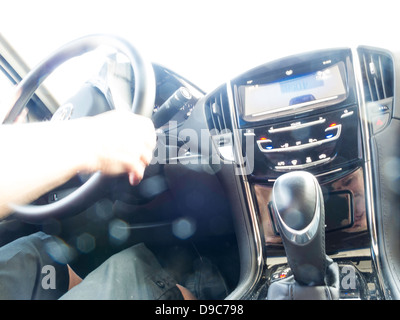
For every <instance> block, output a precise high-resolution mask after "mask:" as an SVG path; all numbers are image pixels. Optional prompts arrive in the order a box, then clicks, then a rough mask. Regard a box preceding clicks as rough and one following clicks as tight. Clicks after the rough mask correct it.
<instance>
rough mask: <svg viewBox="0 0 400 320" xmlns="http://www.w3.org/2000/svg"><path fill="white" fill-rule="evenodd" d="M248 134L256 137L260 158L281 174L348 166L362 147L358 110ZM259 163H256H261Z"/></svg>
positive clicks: (302, 120)
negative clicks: (340, 164) (347, 162)
mask: <svg viewBox="0 0 400 320" xmlns="http://www.w3.org/2000/svg"><path fill="white" fill-rule="evenodd" d="M244 134H245V135H249V134H254V138H255V144H256V149H257V150H258V151H260V153H261V154H262V155H259V156H257V157H264V159H265V160H266V161H267V163H268V168H269V170H273V171H275V172H277V173H279V172H288V171H292V170H304V169H310V168H312V169H313V168H316V167H320V166H323V165H326V164H329V163H331V162H333V161H335V160H336V161H341V162H345V161H348V160H352V159H354V158H357V157H358V150H357V149H358V148H357V147H355V146H357V145H358V144H357V143H358V142H357V137H358V112H357V108H356V107H355V106H354V107H349V108H346V109H341V110H336V111H333V112H329V113H326V114H323V115H318V116H314V117H309V118H305V119H301V120H298V121H291V122H286V123H277V124H276V125H267V126H263V127H258V128H255V129H254V130H253V131H252V132H250V131H249V130H247V131H246V132H245V133H244ZM349 146H351V147H349ZM346 148H348V149H346ZM258 160H259V161H256V163H260V159H258ZM264 162H265V161H264ZM256 169H257V168H256ZM264 171H265V170H264ZM256 174H257V170H256Z"/></svg>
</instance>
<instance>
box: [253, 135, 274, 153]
mask: <svg viewBox="0 0 400 320" xmlns="http://www.w3.org/2000/svg"><path fill="white" fill-rule="evenodd" d="M257 144H258V147H259V148H260V150H261V151H262V152H265V151H268V150H272V149H273V148H274V146H273V145H272V141H271V140H270V139H267V138H261V139H260V140H257Z"/></svg>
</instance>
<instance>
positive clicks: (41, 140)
mask: <svg viewBox="0 0 400 320" xmlns="http://www.w3.org/2000/svg"><path fill="white" fill-rule="evenodd" d="M155 144H156V134H155V130H154V126H153V123H152V122H151V120H150V119H148V118H144V117H141V116H137V115H134V114H133V113H131V112H128V111H110V112H106V113H104V114H101V115H98V116H95V117H88V118H81V119H77V120H71V121H60V122H40V123H37V124H17V125H15V124H14V125H3V126H0V150H2V151H3V152H2V155H1V157H0V219H1V218H3V217H4V216H5V215H7V214H8V213H10V208H9V205H10V204H25V203H29V202H32V201H33V200H35V199H37V198H38V197H39V196H41V195H42V194H44V193H46V192H48V191H50V190H52V189H54V188H55V187H57V186H59V185H61V184H63V183H65V182H66V181H68V180H69V179H71V178H72V177H73V176H74V175H75V174H76V173H77V172H78V171H84V172H95V171H101V172H102V173H104V174H108V175H117V174H121V173H129V181H130V182H131V184H137V183H139V181H140V180H141V179H142V177H143V173H144V169H145V167H146V166H147V165H148V164H149V163H150V161H151V158H152V156H153V150H154V148H155Z"/></svg>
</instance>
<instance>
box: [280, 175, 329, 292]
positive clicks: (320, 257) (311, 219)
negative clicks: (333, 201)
mask: <svg viewBox="0 0 400 320" xmlns="http://www.w3.org/2000/svg"><path fill="white" fill-rule="evenodd" d="M272 204H273V211H274V215H275V219H276V221H277V224H278V230H279V232H280V235H281V237H282V241H283V245H284V247H285V251H286V255H287V258H288V263H289V266H290V268H291V269H292V272H293V275H294V278H295V280H296V281H297V282H299V283H300V284H302V285H307V286H318V285H324V284H325V274H326V268H327V264H328V263H329V258H327V256H326V253H325V214H324V201H323V195H322V191H321V187H320V186H319V183H318V181H317V179H316V178H315V177H314V176H313V175H312V174H310V173H308V172H305V171H294V172H290V173H287V174H284V175H282V176H280V177H279V178H278V179H277V180H276V182H275V184H274V187H273V195H272Z"/></svg>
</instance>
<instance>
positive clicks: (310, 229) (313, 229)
mask: <svg viewBox="0 0 400 320" xmlns="http://www.w3.org/2000/svg"><path fill="white" fill-rule="evenodd" d="M313 182H314V188H315V193H316V194H317V195H319V192H318V188H317V183H318V182H317V179H315V178H314V177H313ZM272 199H273V201H272V203H273V206H274V211H275V213H276V215H275V216H276V218H277V221H278V224H279V226H280V228H279V229H280V231H281V232H282V234H283V235H284V236H285V237H286V239H288V240H289V241H290V242H293V243H294V244H296V245H300V246H303V245H306V244H307V243H308V242H310V241H311V240H312V239H313V238H314V237H315V235H316V234H317V231H318V228H319V222H320V218H321V209H320V207H321V204H320V197H319V196H317V201H316V202H315V209H314V216H313V218H312V220H311V222H310V224H309V225H308V226H306V227H305V228H304V229H302V230H295V229H293V228H291V227H289V226H288V225H287V224H286V223H285V221H283V219H282V218H281V215H280V214H279V210H278V208H277V207H276V205H275V203H276V200H275V188H273V189H272Z"/></svg>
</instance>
